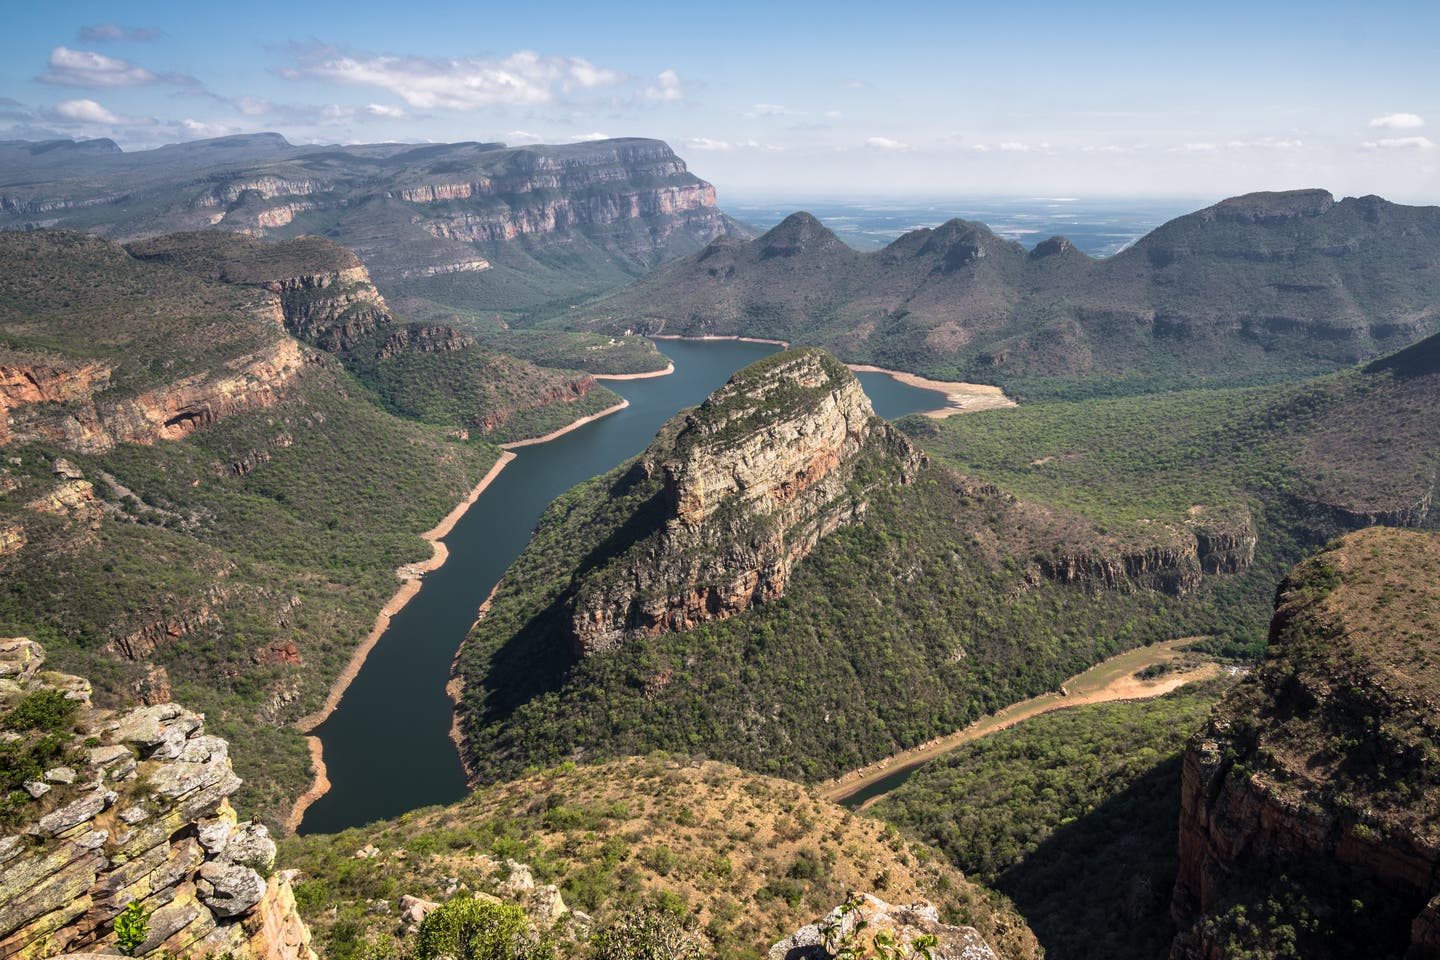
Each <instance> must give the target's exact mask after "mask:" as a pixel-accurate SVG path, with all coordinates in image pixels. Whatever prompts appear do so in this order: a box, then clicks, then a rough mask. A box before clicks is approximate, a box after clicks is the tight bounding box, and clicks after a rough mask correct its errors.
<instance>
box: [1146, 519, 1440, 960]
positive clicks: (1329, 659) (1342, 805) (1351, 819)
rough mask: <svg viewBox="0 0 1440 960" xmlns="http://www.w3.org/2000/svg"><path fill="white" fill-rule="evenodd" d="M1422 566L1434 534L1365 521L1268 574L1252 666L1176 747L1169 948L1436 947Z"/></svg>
mask: <svg viewBox="0 0 1440 960" xmlns="http://www.w3.org/2000/svg"><path fill="white" fill-rule="evenodd" d="M1437 570H1440V537H1437V536H1436V535H1434V534H1431V533H1421V532H1415V531H1404V530H1387V529H1383V528H1371V529H1367V530H1362V531H1360V532H1358V533H1354V534H1350V535H1349V536H1346V537H1344V538H1343V539H1341V540H1339V541H1337V542H1335V543H1334V544H1332V545H1331V546H1330V547H1329V548H1327V549H1326V550H1325V551H1323V552H1321V553H1320V554H1318V555H1316V556H1315V557H1314V558H1312V559H1310V560H1307V561H1305V562H1304V563H1302V564H1300V565H1299V566H1298V567H1296V569H1295V570H1294V571H1293V572H1292V573H1291V575H1290V576H1289V577H1288V578H1287V579H1286V581H1285V582H1284V583H1283V584H1282V586H1281V588H1280V591H1279V593H1278V597H1277V603H1276V612H1275V618H1274V621H1273V622H1272V624H1271V628H1270V642H1269V648H1268V650H1267V652H1266V658H1265V662H1264V664H1263V666H1262V667H1261V669H1260V670H1259V671H1258V672H1257V674H1256V675H1255V676H1254V678H1253V679H1251V680H1249V681H1247V682H1245V683H1243V684H1242V685H1240V686H1239V687H1237V688H1236V689H1235V690H1234V691H1233V692H1232V693H1231V694H1230V695H1229V696H1227V697H1226V698H1225V699H1224V700H1223V701H1222V702H1221V703H1220V704H1219V705H1218V706H1217V707H1216V709H1215V711H1214V713H1213V715H1212V717H1211V720H1210V723H1209V725H1208V727H1207V728H1206V729H1205V730H1204V731H1202V732H1201V733H1200V734H1198V735H1197V736H1196V737H1195V738H1194V739H1193V740H1192V741H1191V743H1190V745H1189V748H1188V749H1187V751H1186V754H1185V760H1184V774H1183V786H1182V794H1181V812H1180V865H1179V873H1178V877H1177V879H1176V884H1175V890H1174V895H1173V900H1172V914H1173V916H1174V919H1175V921H1176V924H1177V925H1178V927H1179V929H1180V935H1179V936H1178V937H1177V939H1176V940H1175V943H1174V946H1173V949H1172V953H1171V956H1172V957H1173V958H1176V960H1189V958H1210V957H1219V956H1224V955H1228V953H1229V952H1230V951H1232V950H1234V949H1237V948H1238V947H1239V946H1240V945H1242V944H1250V945H1252V946H1253V945H1255V944H1256V943H1263V942H1265V939H1264V938H1267V937H1268V938H1270V939H1271V940H1272V941H1273V942H1276V943H1278V942H1280V941H1281V940H1284V939H1287V938H1288V939H1294V938H1296V937H1297V936H1298V938H1299V940H1298V942H1297V947H1298V949H1299V950H1300V954H1299V955H1304V956H1312V957H1319V958H1324V957H1339V956H1348V955H1356V954H1354V953H1351V952H1348V951H1351V950H1354V949H1360V948H1361V947H1363V948H1364V949H1365V950H1366V951H1367V952H1369V955H1373V956H1398V955H1401V954H1403V955H1405V956H1407V957H1413V958H1425V957H1440V936H1437V931H1440V920H1437V917H1440V914H1437V904H1440V772H1437V770H1440V766H1437V764H1440V747H1437V744H1440V577H1437V576H1436V571H1437ZM1277 904H1278V906H1277ZM1342 937H1348V938H1351V939H1350V940H1341V939H1340V938H1342ZM1257 938H1259V939H1258V940H1257Z"/></svg>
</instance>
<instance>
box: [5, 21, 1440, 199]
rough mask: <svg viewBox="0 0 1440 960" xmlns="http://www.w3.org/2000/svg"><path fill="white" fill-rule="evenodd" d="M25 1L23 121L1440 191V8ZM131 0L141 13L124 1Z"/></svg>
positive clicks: (18, 90)
mask: <svg viewBox="0 0 1440 960" xmlns="http://www.w3.org/2000/svg"><path fill="white" fill-rule="evenodd" d="M1171 7H1172V5H1168V4H1149V3H1147V4H1141V3H1107V4H1102V5H1100V6H1094V5H1079V4H1062V3H1058V2H1053V0H1041V2H1036V3H1030V4H1026V5H1024V6H1023V7H1015V6H1009V7H1004V6H1002V5H998V4H986V5H978V4H953V3H949V4H947V3H929V2H925V3H911V4H906V5H904V6H903V7H902V6H901V5H893V4H891V5H878V4H877V5H870V4H866V5H863V6H862V5H859V4H854V5H841V6H835V5H830V4H818V3H808V2H807V3H802V4H792V5H783V4H760V3H755V2H752V0H744V2H738V3H733V4H730V5H725V6H714V5H710V6H702V5H660V4H643V5H626V6H625V7H624V8H623V9H617V8H615V7H612V6H607V5H598V4H595V5H592V4H580V3H574V2H570V0H563V2H557V3H552V4H548V5H545V6H544V7H540V8H535V7H529V6H525V7H522V6H521V5H513V6H509V7H505V6H499V5H487V7H485V8H483V9H479V8H476V9H470V10H465V11H456V10H454V9H453V8H451V7H450V6H448V5H443V4H438V3H434V2H433V0H419V2H412V3H408V4H404V5H393V4H387V5H383V6H382V5H379V4H373V3H337V2H332V0H324V2H314V3H305V4H283V5H282V4H279V3H276V2H274V0H255V2H251V3H248V4H236V5H224V6H220V5H216V6H213V7H212V6H211V5H199V4H187V5H184V6H180V5H174V4H170V3H163V2H157V0H142V2H132V3H126V4H124V5H123V8H122V7H120V6H118V5H116V4H113V3H104V2H64V3H60V4H59V5H58V6H50V7H48V8H45V9H41V8H40V7H39V6H38V5H24V6H22V7H16V8H14V9H12V10H9V11H7V17H6V19H7V30H6V32H5V34H4V35H3V36H0V139H51V138H57V137H70V138H92V137H110V138H113V139H114V140H116V141H117V142H118V143H120V144H121V145H122V146H123V147H125V148H126V149H141V148H146V147H152V146H158V145H161V144H165V143H174V142H179V141H185V140H193V139H200V138H205V137H214V136H224V135H228V134H236V133H251V132H259V131H272V130H273V131H277V132H279V133H282V134H284V135H285V136H286V137H288V138H289V139H290V140H291V141H292V142H296V143H352V142H375V141H427V140H429V141H453V140H496V141H504V142H506V143H509V144H511V145H518V144H526V143H542V142H544V143H564V142H575V141H583V140H587V139H599V138H602V137H612V136H646V137H658V138H661V139H664V140H666V141H668V142H669V143H670V144H671V146H673V147H674V148H675V150H676V151H677V152H678V153H679V154H680V155H681V156H682V157H684V158H685V159H686V160H687V161H688V162H689V164H690V166H691V169H692V170H694V171H695V172H696V173H698V174H699V175H700V176H703V177H705V178H706V179H709V180H711V181H712V182H714V183H715V184H716V185H717V187H718V188H719V190H720V193H721V203H722V205H723V203H724V200H725V197H726V196H727V195H730V196H734V195H745V196H749V197H760V196H812V197H813V196H822V195H830V196H887V195H891V196H902V195H908V196H915V195H929V196H957V197H958V196H983V195H995V194H1005V195H1020V194H1040V195H1062V196H1069V195H1074V194H1082V195H1087V196H1169V197H1175V196H1197V197H1198V196H1212V197H1219V196H1223V195H1228V194H1236V193H1244V192H1249V191H1252V190H1276V189H1293V188H1299V187H1312V186H1318V187H1324V188H1326V189H1329V190H1331V191H1333V192H1335V193H1336V194H1337V195H1345V194H1365V193H1377V194H1381V195H1383V196H1386V197H1388V198H1390V199H1394V200H1400V201H1406V202H1418V203H1436V202H1440V132H1437V128H1440V83H1437V81H1436V78H1435V73H1434V66H1433V65H1434V64H1435V63H1437V62H1440V6H1437V5H1435V4H1433V3H1422V2H1413V3H1412V2H1389V3H1384V2H1382V3H1380V4H1377V5H1372V6H1367V7H1361V6H1358V5H1353V4H1340V3H1329V2H1326V3H1306V4H1299V3H1289V2H1284V3H1272V4H1254V3H1240V2H1234V0H1222V2H1218V3H1214V4H1210V5H1187V6H1186V7H1185V8H1184V9H1172V8H1171ZM117 18H119V19H117Z"/></svg>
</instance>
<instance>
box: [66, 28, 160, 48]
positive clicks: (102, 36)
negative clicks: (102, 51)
mask: <svg viewBox="0 0 1440 960" xmlns="http://www.w3.org/2000/svg"><path fill="white" fill-rule="evenodd" d="M78 36H79V38H80V42H81V43H103V42H105V41H107V40H129V41H133V42H137V43H144V42H146V41H149V40H158V39H159V38H160V37H161V36H163V34H162V33H161V32H160V31H159V30H151V29H150V28H149V27H122V26H120V25H119V24H118V23H97V24H95V25H94V26H93V27H81V28H80V33H79V34H78Z"/></svg>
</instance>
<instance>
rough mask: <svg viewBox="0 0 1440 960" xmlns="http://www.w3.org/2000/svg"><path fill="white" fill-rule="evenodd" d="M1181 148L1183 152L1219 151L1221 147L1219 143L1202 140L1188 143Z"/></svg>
mask: <svg viewBox="0 0 1440 960" xmlns="http://www.w3.org/2000/svg"><path fill="white" fill-rule="evenodd" d="M1180 150H1181V152H1182V153H1218V152H1219V150H1220V147H1219V145H1218V144H1214V143H1207V142H1200V143H1187V144H1185V145H1184V146H1183V147H1181V148H1180Z"/></svg>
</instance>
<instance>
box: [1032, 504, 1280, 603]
mask: <svg viewBox="0 0 1440 960" xmlns="http://www.w3.org/2000/svg"><path fill="white" fill-rule="evenodd" d="M1143 527H1144V529H1142V530H1140V531H1139V532H1138V536H1137V538H1136V539H1137V540H1140V542H1139V543H1138V544H1126V545H1117V546H1115V547H1114V548H1113V549H1105V548H1104V547H1103V545H1102V546H1097V548H1096V549H1087V550H1084V551H1074V552H1068V551H1067V552H1062V553H1057V554H1055V555H1053V556H1049V557H1044V558H1042V559H1041V560H1040V564H1039V565H1040V569H1041V571H1042V572H1043V573H1044V575H1045V576H1047V577H1049V578H1050V579H1052V580H1058V581H1060V582H1061V583H1080V584H1085V585H1088V586H1090V587H1093V588H1095V589H1102V590H1126V589H1130V590H1133V589H1145V590H1159V591H1161V592H1164V593H1168V594H1171V595H1173V596H1184V595H1185V594H1187V593H1190V592H1192V591H1194V590H1195V589H1196V588H1197V587H1199V586H1200V582H1201V579H1202V578H1203V576H1204V575H1205V574H1215V573H1227V574H1228V573H1242V572H1244V571H1245V570H1248V569H1249V568H1250V565H1251V564H1252V563H1254V561H1255V546H1256V543H1257V542H1258V541H1257V537H1256V534H1255V527H1254V521H1253V519H1252V518H1251V516H1250V512H1249V511H1248V510H1246V509H1245V508H1244V507H1235V508H1231V509H1229V510H1225V511H1215V510H1208V509H1206V508H1204V507H1198V506H1197V507H1192V508H1191V509H1190V515H1189V517H1187V518H1186V520H1185V522H1184V523H1178V524H1171V523H1159V522H1154V521H1149V522H1145V523H1144V524H1143ZM1147 541H1148V542H1147Z"/></svg>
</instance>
